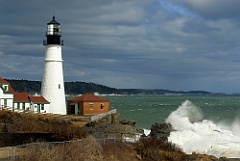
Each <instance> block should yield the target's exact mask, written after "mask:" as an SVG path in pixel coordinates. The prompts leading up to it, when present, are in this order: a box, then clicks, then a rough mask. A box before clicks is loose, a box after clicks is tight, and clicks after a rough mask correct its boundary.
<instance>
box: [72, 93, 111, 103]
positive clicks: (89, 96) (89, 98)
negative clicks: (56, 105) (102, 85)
mask: <svg viewBox="0 0 240 161" xmlns="http://www.w3.org/2000/svg"><path fill="white" fill-rule="evenodd" d="M69 101H81V102H90V101H91V102H96V101H102V102H109V100H107V99H105V98H103V97H99V96H96V95H94V94H84V95H81V96H77V97H74V98H71V99H69Z"/></svg>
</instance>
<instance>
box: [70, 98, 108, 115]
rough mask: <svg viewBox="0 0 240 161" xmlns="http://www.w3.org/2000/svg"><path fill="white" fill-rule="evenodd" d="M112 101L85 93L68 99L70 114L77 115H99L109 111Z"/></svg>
mask: <svg viewBox="0 0 240 161" xmlns="http://www.w3.org/2000/svg"><path fill="white" fill-rule="evenodd" d="M109 106H110V101H109V100H107V99H105V98H102V97H99V96H95V95H94V94H84V95H81V96H78V97H74V98H71V99H69V100H68V114H75V115H81V116H84V115H97V114H101V113H105V112H108V111H109Z"/></svg>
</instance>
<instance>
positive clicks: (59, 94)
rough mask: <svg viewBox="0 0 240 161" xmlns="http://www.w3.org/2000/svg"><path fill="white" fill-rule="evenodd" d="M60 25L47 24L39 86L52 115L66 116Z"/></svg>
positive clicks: (52, 22)
mask: <svg viewBox="0 0 240 161" xmlns="http://www.w3.org/2000/svg"><path fill="white" fill-rule="evenodd" d="M61 36H62V35H61V32H60V23H59V22H57V21H56V20H55V17H54V16H53V19H52V20H51V21H50V22H49V23H48V24H47V32H46V40H43V45H45V59H44V69H43V77H42V85H41V95H42V96H43V97H44V98H46V99H47V100H48V101H49V102H50V106H49V111H47V113H52V114H61V115H65V114H66V101H65V90H64V79H63V66H62V62H63V60H62V46H63V41H62V40H61Z"/></svg>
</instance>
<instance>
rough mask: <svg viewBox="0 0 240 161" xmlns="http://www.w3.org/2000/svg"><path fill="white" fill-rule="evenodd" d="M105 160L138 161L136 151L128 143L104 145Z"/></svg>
mask: <svg viewBox="0 0 240 161" xmlns="http://www.w3.org/2000/svg"><path fill="white" fill-rule="evenodd" d="M102 147H103V156H104V160H109V161H113V160H114V161H137V158H136V151H135V150H134V149H133V147H132V146H130V145H127V144H126V143H122V142H119V143H108V144H103V145H102Z"/></svg>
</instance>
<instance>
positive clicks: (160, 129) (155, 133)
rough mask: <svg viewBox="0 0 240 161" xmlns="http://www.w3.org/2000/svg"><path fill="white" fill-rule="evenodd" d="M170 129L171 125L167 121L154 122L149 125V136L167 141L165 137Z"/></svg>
mask: <svg viewBox="0 0 240 161" xmlns="http://www.w3.org/2000/svg"><path fill="white" fill-rule="evenodd" d="M172 131H173V128H172V125H171V124H169V123H168V124H167V123H154V124H153V125H152V127H151V132H150V136H152V137H157V138H159V139H161V140H164V141H167V138H168V136H169V135H170V133H171V132H172Z"/></svg>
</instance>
